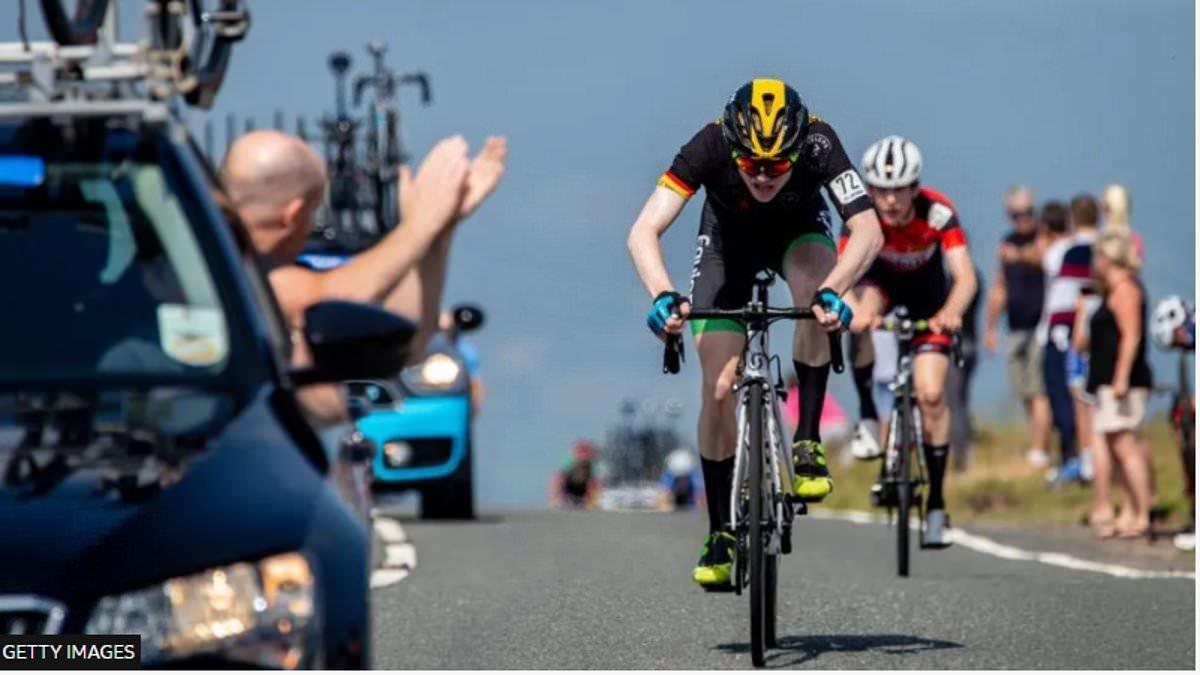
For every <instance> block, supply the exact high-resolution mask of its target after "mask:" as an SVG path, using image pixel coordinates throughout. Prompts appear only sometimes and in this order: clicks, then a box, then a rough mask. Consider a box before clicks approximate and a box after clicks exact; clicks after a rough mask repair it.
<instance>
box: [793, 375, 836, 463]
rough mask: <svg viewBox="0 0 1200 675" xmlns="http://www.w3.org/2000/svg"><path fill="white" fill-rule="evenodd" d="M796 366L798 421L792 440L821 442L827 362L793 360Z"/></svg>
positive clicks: (827, 377)
mask: <svg viewBox="0 0 1200 675" xmlns="http://www.w3.org/2000/svg"><path fill="white" fill-rule="evenodd" d="M792 365H794V366H796V391H797V392H798V393H799V395H800V421H799V423H798V424H796V434H795V436H793V438H792V440H793V441H817V442H818V443H819V442H821V409H822V408H823V407H824V406H825V385H826V383H827V382H828V381H829V364H828V363H826V364H825V365H823V366H808V365H805V364H803V363H800V362H799V361H793V362H792Z"/></svg>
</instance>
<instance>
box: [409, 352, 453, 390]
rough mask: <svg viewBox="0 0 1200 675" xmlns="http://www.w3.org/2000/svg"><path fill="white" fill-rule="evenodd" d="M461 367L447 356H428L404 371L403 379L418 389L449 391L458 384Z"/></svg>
mask: <svg viewBox="0 0 1200 675" xmlns="http://www.w3.org/2000/svg"><path fill="white" fill-rule="evenodd" d="M460 373H462V366H461V365H459V363H458V360H456V359H455V358H454V357H452V356H450V355H449V354H442V353H440V352H438V353H434V354H430V355H429V356H427V357H425V360H424V361H421V362H420V363H418V364H416V365H414V366H411V367H409V368H408V369H406V370H405V371H404V375H405V378H406V379H407V380H408V381H409V383H410V384H411V385H414V386H415V387H417V388H419V389H449V388H450V387H453V386H454V384H455V383H456V382H458V376H459V374H460Z"/></svg>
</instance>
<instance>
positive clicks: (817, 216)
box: [688, 197, 837, 335]
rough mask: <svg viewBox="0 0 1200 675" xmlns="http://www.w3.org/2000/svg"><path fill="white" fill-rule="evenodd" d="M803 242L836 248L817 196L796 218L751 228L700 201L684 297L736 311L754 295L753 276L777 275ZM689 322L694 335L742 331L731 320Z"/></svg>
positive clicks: (825, 209)
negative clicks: (767, 272) (770, 272)
mask: <svg viewBox="0 0 1200 675" xmlns="http://www.w3.org/2000/svg"><path fill="white" fill-rule="evenodd" d="M809 242H815V243H819V244H822V245H824V246H828V247H829V248H830V249H832V250H836V248H837V247H836V245H835V244H834V243H833V236H832V229H831V225H830V216H829V208H828V207H827V206H826V205H825V201H824V200H823V199H821V198H820V197H818V198H817V199H815V200H813V201H812V208H811V209H808V210H807V213H806V215H805V216H804V217H802V218H795V217H794V216H793V217H791V218H789V219H787V221H785V222H778V221H775V222H757V223H753V222H737V221H736V219H733V218H727V217H720V216H719V215H718V213H717V212H716V210H715V209H714V208H713V206H712V204H711V203H709V202H708V201H705V203H704V211H703V212H702V213H701V215H700V233H699V235H698V236H697V237H696V257H695V260H694V262H693V263H692V281H691V290H690V291H689V292H688V295H689V301H690V302H691V305H692V307H695V308H704V309H741V308H742V307H744V306H745V305H746V303H748V302H749V301H750V299H751V295H752V294H753V292H754V277H755V275H757V274H758V273H759V272H760V271H761V270H764V269H771V270H774V271H775V272H777V273H778V274H779V275H780V276H783V275H784V270H783V261H784V258H785V257H786V256H787V254H788V252H789V251H791V249H792V248H793V247H794V246H796V245H797V244H803V243H809ZM689 323H690V324H691V326H692V332H693V333H695V334H696V335H699V334H701V333H704V332H708V331H714V330H731V331H738V332H745V326H743V325H742V323H741V322H740V321H735V320H732V319H694V320H692V321H690V322H689Z"/></svg>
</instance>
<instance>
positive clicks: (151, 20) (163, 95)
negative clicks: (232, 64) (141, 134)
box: [0, 0, 249, 121]
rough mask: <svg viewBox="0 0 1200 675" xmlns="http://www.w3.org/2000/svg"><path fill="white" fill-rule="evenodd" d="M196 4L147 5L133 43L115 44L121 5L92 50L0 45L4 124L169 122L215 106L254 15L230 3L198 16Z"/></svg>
mask: <svg viewBox="0 0 1200 675" xmlns="http://www.w3.org/2000/svg"><path fill="white" fill-rule="evenodd" d="M193 2H198V0H187V2H177V1H174V0H171V1H168V0H147V2H146V11H145V12H144V19H145V20H144V35H143V37H142V38H141V39H139V40H138V41H137V42H134V43H121V42H118V40H117V35H118V31H117V11H116V5H117V2H116V1H115V0H114V1H112V2H111V3H110V4H109V6H108V9H107V13H106V15H105V18H104V21H103V23H102V24H101V25H100V28H99V30H98V31H97V32H96V35H95V40H94V43H93V44H70V45H67V44H60V43H58V42H54V41H37V42H30V41H21V42H4V43H0V118H10V117H16V116H21V117H29V116H50V117H54V116H64V117H71V118H77V117H89V116H114V115H116V116H120V115H131V116H136V117H141V118H143V119H145V120H147V121H165V120H166V119H168V118H169V117H170V116H171V113H172V111H173V110H177V109H178V108H180V107H181V106H182V103H183V102H187V103H190V104H191V105H193V106H197V107H203V108H207V107H211V105H212V100H213V97H214V96H215V94H216V90H217V89H218V88H219V87H220V84H221V81H222V80H223V78H224V73H225V68H226V66H227V65H228V60H229V51H230V48H231V45H232V43H234V42H237V41H239V40H241V38H242V37H244V35H245V33H246V31H247V30H248V28H249V14H248V13H246V11H245V9H244V6H243V5H242V2H241V0H224V3H223V4H224V5H226V6H228V7H230V8H231V10H230V11H218V12H205V13H200V12H193V11H192V10H193V9H194V8H193V7H192V6H191V3H193ZM163 12H168V13H169V15H168V16H167V17H166V19H167V20H164V16H163ZM193 16H195V17H198V18H196V20H195V21H194V22H193ZM168 21H173V22H174V23H173V28H172V29H169V30H170V31H171V32H170V35H171V37H164V36H163V33H164V32H166V31H165V30H164V29H162V28H161V27H162V26H164V25H169V24H168ZM22 33H23V31H22Z"/></svg>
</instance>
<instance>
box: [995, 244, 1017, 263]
mask: <svg viewBox="0 0 1200 675" xmlns="http://www.w3.org/2000/svg"><path fill="white" fill-rule="evenodd" d="M997 255H998V256H999V258H1000V262H1004V263H1013V262H1017V260H1019V259H1020V257H1021V250H1020V249H1018V248H1017V247H1016V245H1014V244H1001V245H1000V249H999V251H998V254H997Z"/></svg>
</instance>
